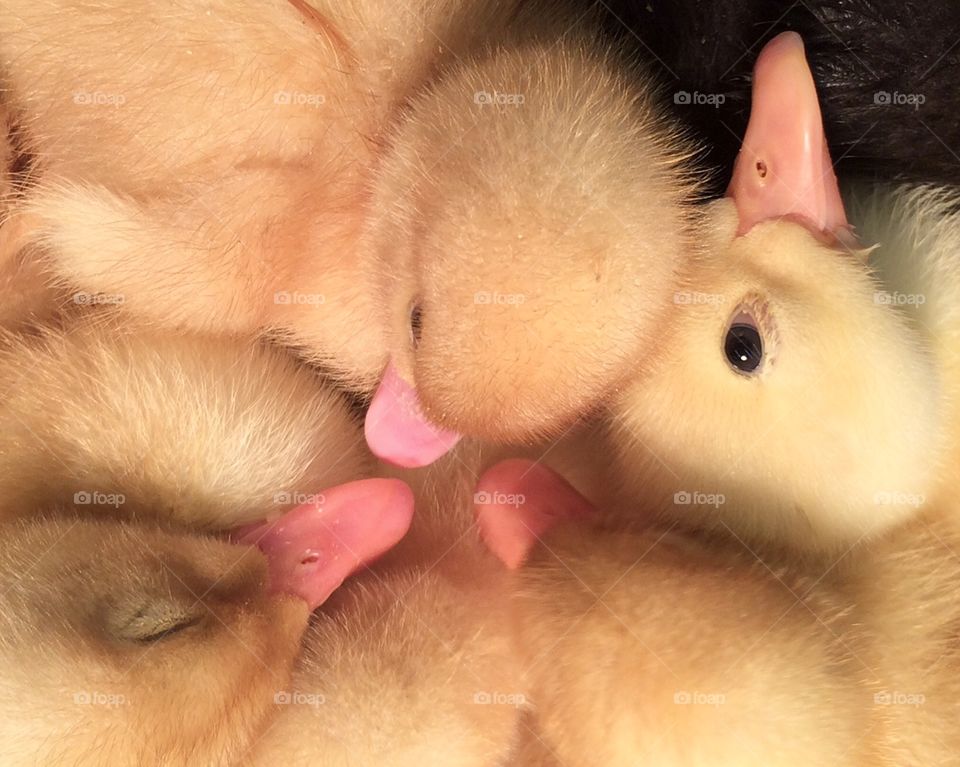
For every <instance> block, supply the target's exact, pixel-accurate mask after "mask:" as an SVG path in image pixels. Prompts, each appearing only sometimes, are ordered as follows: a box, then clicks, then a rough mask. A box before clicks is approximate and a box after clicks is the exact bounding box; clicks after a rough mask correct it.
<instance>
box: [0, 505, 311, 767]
mask: <svg viewBox="0 0 960 767" xmlns="http://www.w3.org/2000/svg"><path fill="white" fill-rule="evenodd" d="M0 529H2V544H0V584H2V586H0V625H2V627H3V630H2V632H0V634H2V639H0V657H2V659H3V673H2V674H0V699H2V701H3V703H2V707H3V716H2V717H0V735H2V737H0V762H2V763H3V764H4V765H9V767H27V766H28V765H30V766H32V765H37V764H44V765H50V767H60V766H63V767H66V766H67V765H71V766H76V767H86V766H89V767H94V766H95V765H104V764H138V765H144V766H145V767H161V765H162V767H179V766H181V765H183V766H186V765H196V766H197V767H199V766H200V765H216V766H217V767H227V766H228V765H233V764H235V763H236V761H237V760H238V759H239V758H240V756H241V755H242V754H243V753H244V752H245V751H246V750H247V749H249V748H250V747H251V745H252V743H253V741H254V740H255V739H256V738H257V737H258V736H259V734H260V732H261V731H262V730H263V729H264V728H265V727H266V726H268V724H269V721H270V717H271V715H272V712H273V709H274V697H275V695H276V694H277V691H280V690H284V689H285V688H286V687H287V685H288V680H289V678H290V675H291V672H292V668H293V664H294V660H295V658H296V656H297V653H298V650H299V648H300V638H301V636H302V635H303V633H304V631H305V630H306V628H307V620H308V616H309V609H308V606H307V605H306V603H305V602H303V601H302V600H300V599H297V598H294V597H291V596H284V595H281V594H278V593H275V592H273V591H272V590H271V589H269V588H268V583H269V580H268V577H267V566H266V562H265V560H264V558H263V556H262V555H259V554H258V553H257V552H256V550H255V549H253V548H252V547H250V546H237V545H231V544H229V543H227V542H224V541H219V540H215V539H213V538H209V537H200V536H194V535H190V534H186V533H182V532H179V533H177V532H171V531H169V530H167V531H164V530H161V529H159V528H156V527H151V526H148V525H135V524H133V523H130V522H121V521H119V520H113V519H107V518H103V519H92V518H90V517H77V518H71V517H70V516H68V515H64V516H59V517H58V516H35V517H33V518H31V519H23V520H20V521H13V522H11V521H6V522H3V523H2V524H0Z"/></svg>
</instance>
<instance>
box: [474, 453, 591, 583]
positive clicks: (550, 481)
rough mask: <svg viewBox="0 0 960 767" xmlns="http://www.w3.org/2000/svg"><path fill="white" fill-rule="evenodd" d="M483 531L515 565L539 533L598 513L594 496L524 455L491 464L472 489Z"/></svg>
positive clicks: (485, 538)
mask: <svg viewBox="0 0 960 767" xmlns="http://www.w3.org/2000/svg"><path fill="white" fill-rule="evenodd" d="M473 505H474V513H475V514H476V517H477V526H478V528H479V530H480V537H481V538H482V539H483V541H484V543H486V544H487V548H489V549H490V551H492V552H493V553H494V554H495V555H496V557H497V558H498V559H499V560H500V561H501V562H503V564H505V565H506V566H507V568H508V569H510V570H516V569H517V568H519V567H520V566H522V565H523V563H524V562H525V561H526V559H527V556H528V555H529V553H530V551H531V550H532V549H533V547H534V546H535V545H536V544H537V542H538V541H539V540H540V538H541V537H542V536H544V535H546V534H547V533H548V532H549V531H550V530H551V529H553V527H554V526H555V525H557V524H558V523H560V522H562V521H565V520H567V521H575V522H576V521H584V520H589V519H591V518H592V517H593V516H594V515H595V513H596V512H595V509H594V508H593V506H592V505H591V504H590V502H589V501H588V500H587V499H586V498H584V497H583V496H582V495H580V493H579V492H577V490H576V489H575V488H574V487H573V485H571V484H570V483H569V482H567V481H566V480H565V479H564V478H563V477H561V476H560V475H559V474H557V473H556V472H555V471H554V470H553V469H550V468H548V467H546V466H543V465H542V464H538V463H536V462H534V461H528V460H526V459H522V458H511V459H509V460H506V461H501V462H500V463H498V464H496V465H495V466H493V467H491V468H490V469H488V470H487V471H486V472H485V473H484V475H483V476H482V477H480V479H479V481H478V482H477V487H476V492H475V493H474V494H473Z"/></svg>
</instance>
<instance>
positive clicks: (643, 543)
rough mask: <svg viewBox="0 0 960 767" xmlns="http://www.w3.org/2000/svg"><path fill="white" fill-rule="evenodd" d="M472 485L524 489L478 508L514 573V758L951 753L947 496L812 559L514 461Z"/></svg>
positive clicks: (693, 760)
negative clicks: (622, 508)
mask: <svg viewBox="0 0 960 767" xmlns="http://www.w3.org/2000/svg"><path fill="white" fill-rule="evenodd" d="M535 472H536V474H535ZM478 487H479V488H481V491H486V492H490V491H491V490H492V488H494V487H497V488H504V487H509V488H511V489H513V490H525V491H526V492H527V493H528V495H527V498H528V501H527V503H526V504H525V505H524V506H522V507H520V508H508V507H507V506H506V505H503V506H502V507H501V508H499V509H494V510H491V509H489V508H481V509H478V511H479V512H481V514H480V517H479V520H480V526H481V529H482V531H483V534H484V537H485V540H486V541H487V542H488V544H490V545H491V549H492V550H493V551H495V552H496V553H497V554H498V556H499V557H500V558H501V559H502V561H504V563H505V564H506V565H507V566H508V567H509V568H511V569H512V570H514V571H515V578H514V584H513V589H512V591H513V596H512V598H511V600H510V602H509V604H510V612H509V615H510V617H509V620H510V623H511V625H512V626H513V630H514V636H515V645H516V647H517V649H518V652H519V653H520V654H521V657H522V660H523V664H524V671H525V676H526V682H527V684H529V686H530V694H531V699H530V704H531V706H532V707H533V709H534V712H533V713H534V718H533V719H532V725H533V727H534V728H535V730H532V731H531V732H530V733H529V735H528V737H527V738H526V741H525V743H524V747H523V750H522V751H521V752H520V753H519V754H518V761H517V762H515V764H517V767H527V766H528V765H529V766H530V767H532V766H533V765H553V764H564V765H570V767H576V766H578V765H589V764H609V765H621V764H622V765H628V764H637V763H638V761H639V762H641V763H651V764H658V765H671V766H674V765H675V766H677V767H679V766H680V765H700V764H717V765H754V764H756V765H760V764H783V765H794V764H796V765H801V764H824V765H837V766H838V767H839V765H864V767H866V765H890V766H891V767H892V766H893V765H898V766H904V765H905V766H908V767H909V766H913V765H916V766H917V767H919V765H926V764H945V765H953V764H958V763H960V756H958V754H960V728H958V726H957V714H958V706H960V703H958V701H960V696H958V689H957V688H958V684H960V683H958V681H957V679H958V673H957V671H958V669H960V655H958V652H957V646H958V643H957V639H958V626H960V601H958V600H957V599H956V592H957V587H958V585H960V569H958V566H957V561H956V557H955V555H954V553H953V551H954V547H955V546H956V545H957V542H958V536H960V526H958V525H957V520H956V516H955V515H954V514H950V513H949V512H950V510H951V509H952V506H940V507H934V508H929V509H925V510H924V512H923V514H922V515H920V516H918V517H916V518H915V519H913V520H911V521H910V522H909V523H907V525H905V526H903V527H901V528H898V529H896V530H892V531H887V532H886V533H884V534H883V535H881V536H879V537H878V538H875V539H871V540H867V541H864V542H861V544H859V545H857V546H854V547H852V548H851V549H850V550H849V551H847V552H845V553H844V555H843V556H842V557H840V558H839V560H837V561H835V562H832V563H831V564H830V566H829V567H827V568H824V569H823V570H821V571H814V570H810V569H809V568H807V567H806V566H804V565H803V564H802V563H800V562H798V561H797V560H790V559H783V560H780V561H777V562H775V561H770V562H766V561H764V560H761V559H760V558H759V557H756V556H754V555H753V554H752V552H750V551H748V550H747V549H745V548H744V547H742V546H740V545H739V544H736V543H735V542H732V541H731V540H730V539H729V538H727V539H722V538H716V537H714V538H709V537H704V536H696V535H692V534H690V533H688V532H684V531H682V530H681V529H679V528H667V527H663V526H660V525H657V524H654V525H650V524H634V525H633V526H631V527H627V528H624V527H622V526H618V525H613V526H611V525H610V524H608V523H606V522H603V521H602V520H603V517H602V516H601V515H598V514H596V513H595V512H594V511H593V510H591V509H590V505H589V503H588V502H587V501H586V499H584V498H582V497H581V496H579V495H578V494H577V493H576V492H575V491H573V490H572V488H571V487H570V485H569V484H567V482H566V481H565V480H564V479H563V478H562V477H560V476H559V475H555V474H552V473H550V472H549V471H547V470H545V469H543V467H533V466H531V465H530V464H529V462H526V461H508V462H504V463H503V464H499V465H497V466H495V467H493V468H492V469H491V470H490V471H489V472H488V473H487V474H486V475H484V477H482V478H481V480H480V482H479V485H478ZM953 505H955V501H954V503H953ZM731 543H733V545H731ZM518 552H519V556H517V553H518ZM784 744H789V747H785V745H784Z"/></svg>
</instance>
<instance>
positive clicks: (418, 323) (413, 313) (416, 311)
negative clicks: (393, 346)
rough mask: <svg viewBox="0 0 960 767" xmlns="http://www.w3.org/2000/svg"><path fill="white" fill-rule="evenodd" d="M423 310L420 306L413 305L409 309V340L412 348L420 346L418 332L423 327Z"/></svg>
mask: <svg viewBox="0 0 960 767" xmlns="http://www.w3.org/2000/svg"><path fill="white" fill-rule="evenodd" d="M422 323H423V310H422V309H421V308H420V304H414V305H413V306H412V307H411V309H410V340H411V341H412V342H413V348H414V349H416V348H417V346H419V345H420V332H421V329H422V327H423V325H422Z"/></svg>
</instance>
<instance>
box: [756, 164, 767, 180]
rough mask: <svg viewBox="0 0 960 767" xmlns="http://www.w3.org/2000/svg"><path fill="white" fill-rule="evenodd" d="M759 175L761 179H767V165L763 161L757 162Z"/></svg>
mask: <svg viewBox="0 0 960 767" xmlns="http://www.w3.org/2000/svg"><path fill="white" fill-rule="evenodd" d="M757 175H758V176H760V178H766V177H767V164H766V163H765V162H764V161H763V160H757Z"/></svg>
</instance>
